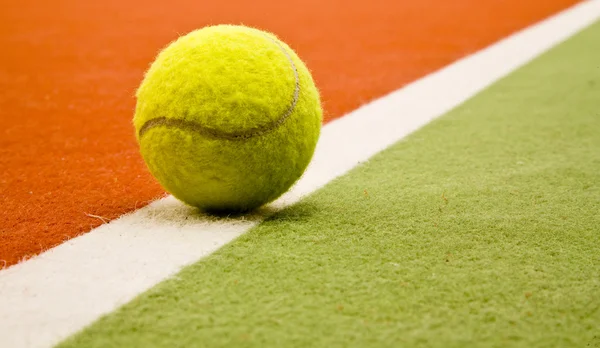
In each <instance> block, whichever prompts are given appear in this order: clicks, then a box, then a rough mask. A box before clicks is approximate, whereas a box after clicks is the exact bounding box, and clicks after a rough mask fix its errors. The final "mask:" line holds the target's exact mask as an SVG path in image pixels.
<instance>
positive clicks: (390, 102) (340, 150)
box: [0, 0, 600, 348]
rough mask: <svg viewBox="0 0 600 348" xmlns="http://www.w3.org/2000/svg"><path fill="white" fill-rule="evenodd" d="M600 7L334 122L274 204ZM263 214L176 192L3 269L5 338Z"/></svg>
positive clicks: (89, 305)
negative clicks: (223, 211) (202, 203)
mask: <svg viewBox="0 0 600 348" xmlns="http://www.w3.org/2000/svg"><path fill="white" fill-rule="evenodd" d="M599 17H600V1H598V0H594V1H586V2H581V3H579V4H577V5H575V6H573V7H571V8H570V9H568V10H565V11H563V12H561V13H560V14H557V15H555V16H553V17H551V18H549V19H547V20H545V21H543V22H540V23H539V24H536V25H533V26H531V27H529V28H528V29H525V30H523V31H521V32H518V33H515V34H513V35H511V36H510V37H508V38H506V39H504V40H501V41H499V42H497V43H495V44H493V45H491V46H489V47H487V48H485V49H483V50H481V51H479V52H477V53H475V54H473V55H470V56H467V57H465V58H463V59H461V60H459V61H457V62H455V63H453V64H451V65H449V66H447V67H445V68H443V69H441V70H439V71H436V72H434V73H432V74H430V75H428V76H425V77H424V78H422V79H420V80H418V81H415V82H413V83H411V84H409V85H407V86H405V87H403V88H401V89H399V90H397V91H395V92H393V93H391V94H389V95H386V96H384V97H382V98H380V99H378V100H376V101H374V102H372V103H370V104H367V105H365V106H363V107H361V108H359V109H357V110H355V111H353V112H351V113H350V114H348V115H346V116H344V117H343V118H341V119H338V120H336V121H333V122H331V123H329V124H327V125H326V126H325V127H323V132H322V136H321V139H320V140H319V144H318V145H317V150H316V152H315V156H314V157H313V161H312V162H311V164H310V166H309V168H308V170H307V172H306V174H305V176H304V177H303V178H302V179H301V180H300V181H299V182H298V184H297V185H296V186H294V188H293V189H292V191H290V192H289V193H288V194H286V195H285V196H284V197H282V198H281V199H279V200H278V201H277V203H276V204H273V205H271V209H276V208H277V207H284V206H287V205H290V204H293V203H295V202H297V201H298V200H299V199H300V198H301V197H303V196H305V195H307V194H309V193H311V192H313V191H315V190H317V189H319V188H321V187H322V186H323V185H325V184H326V183H328V182H330V181H331V180H333V179H334V178H336V177H338V176H340V175H343V174H344V173H346V172H348V171H349V170H350V169H352V168H354V167H355V166H356V165H358V164H360V163H361V162H363V161H366V160H368V159H369V158H370V157H371V156H373V155H374V154H376V153H378V152H379V151H381V150H383V149H385V148H386V147H388V146H389V145H391V144H393V143H395V142H396V141H398V140H400V139H401V138H403V137H404V136H406V135H407V134H409V133H411V132H413V131H415V130H416V129H418V128H420V127H421V126H423V125H425V124H426V123H428V122H429V121H431V120H433V119H435V118H436V117H438V116H440V115H442V114H443V113H445V112H447V111H449V110H451V109H452V108H454V107H456V106H457V105H459V104H461V103H462V102H464V101H465V100H467V99H469V98H470V97H472V96H473V95H475V94H476V93H478V92H479V91H481V90H483V89H484V88H486V87H487V86H488V85H490V84H491V83H493V82H495V81H497V80H498V79H500V78H502V77H503V76H505V75H506V74H508V73H510V72H511V71H513V70H514V69H516V68H518V67H519V66H521V65H523V64H525V63H527V62H528V61H529V60H531V59H532V58H534V57H535V56H537V55H539V54H540V53H542V52H544V51H546V50H547V49H548V48H550V47H552V46H554V45H555V44H557V43H559V42H561V41H563V40H564V39H566V38H568V37H569V36H571V35H573V34H574V33H575V32H577V31H579V30H580V29H582V28H584V27H586V26H588V25H589V24H591V23H593V22H594V21H595V20H596V19H598V18H599ZM431 100H435V103H432V102H430V101H431ZM261 219H262V217H261V216H256V215H255V216H246V217H243V218H238V219H210V218H207V217H205V216H199V215H194V214H192V210H191V208H188V207H186V206H184V205H183V204H181V203H179V202H178V201H176V200H175V199H174V198H173V197H171V196H169V197H168V198H165V199H161V200H158V201H156V202H154V203H152V204H150V205H148V206H146V207H144V208H142V209H139V210H137V211H135V212H132V213H130V214H127V215H124V216H122V217H121V218H119V219H117V220H114V221H111V222H110V223H108V224H105V225H102V226H100V227H98V228H96V229H94V230H92V231H90V232H89V233H86V234H83V235H81V236H80V237H77V238H73V239H71V240H69V241H67V242H65V243H63V244H61V245H59V246H57V247H55V248H53V249H50V250H49V251H47V252H45V253H43V254H41V255H38V256H37V257H34V258H32V259H30V260H28V261H25V262H23V263H20V264H17V265H14V266H12V267H9V268H8V269H5V270H2V271H0V308H1V310H0V347H11V348H25V347H27V348H45V347H52V346H54V345H55V344H56V343H58V342H60V341H61V340H63V339H64V338H66V337H68V336H69V335H71V334H73V333H75V332H77V331H79V330H81V329H83V328H84V327H85V326H87V325H89V324H91V323H92V322H93V321H95V320H96V319H98V318H99V317H100V316H102V315H104V314H107V313H109V312H111V311H113V310H115V309H116V308H118V307H119V306H121V305H123V304H125V303H127V302H128V301H130V300H131V299H133V298H134V297H136V296H137V295H139V294H140V293H142V292H144V291H146V290H148V289H149V288H151V287H152V286H154V285H156V284H157V283H158V282H160V281H162V280H164V279H165V278H168V277H172V276H173V275H174V274H175V273H176V272H178V271H179V270H180V269H181V268H182V267H184V266H186V265H189V264H190V263H193V262H196V261H197V260H198V259H200V258H202V257H204V256H206V255H208V254H210V253H212V252H214V251H215V250H217V249H218V248H220V247H221V246H223V245H224V244H226V243H228V242H230V241H231V240H233V239H235V238H236V237H238V236H239V235H241V234H243V233H245V232H246V231H248V230H249V229H250V228H252V227H254V226H256V225H257V224H258V223H259V222H260V221H261ZM175 277H176V276H175Z"/></svg>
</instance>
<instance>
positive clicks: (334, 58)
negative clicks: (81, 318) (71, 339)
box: [0, 0, 577, 268]
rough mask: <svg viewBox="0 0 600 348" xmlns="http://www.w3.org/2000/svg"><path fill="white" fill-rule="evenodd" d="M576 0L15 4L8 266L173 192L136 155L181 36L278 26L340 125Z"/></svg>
mask: <svg viewBox="0 0 600 348" xmlns="http://www.w3.org/2000/svg"><path fill="white" fill-rule="evenodd" d="M576 2H577V1H575V0H537V1H532V0H528V1H521V0H487V1H473V0H454V1H448V0H419V1H400V0H369V1H348V0H335V1H327V0H304V1H295V0H294V1H290V0H288V1H277V0H255V1H245V0H235V1H234V0H221V1H200V0H171V1H142V0H105V1H82V0H58V1H47V0H23V1H20V2H13V3H12V4H11V5H10V6H9V5H6V4H5V6H3V9H2V13H0V47H2V54H0V135H1V136H0V206H1V207H2V209H1V210H0V260H4V261H6V264H7V265H12V264H14V263H16V262H18V261H19V260H20V259H23V258H27V257H30V256H32V255H35V254H37V253H39V252H41V251H42V250H46V249H48V248H50V247H52V246H55V245H57V244H59V243H61V242H62V241H64V240H66V239H68V238H72V237H74V236H77V235H79V234H81V233H84V232H87V231H89V230H90V229H92V228H93V227H96V226H98V225H100V224H101V223H102V221H101V220H100V219H99V218H95V217H90V216H88V215H86V214H93V215H98V216H102V217H105V218H106V219H113V218H116V217H118V216H120V215H121V214H123V213H125V212H128V211H131V210H133V209H135V208H136V207H138V208H139V207H140V206H142V205H144V204H146V203H147V202H148V201H150V200H152V199H155V198H156V197H158V196H161V195H162V194H163V192H162V190H161V189H160V187H159V186H158V185H157V184H156V183H155V182H154V180H153V179H152V178H151V177H150V175H149V174H148V173H147V171H146V169H145V167H144V164H143V163H142V161H141V158H140V156H139V155H138V150H137V146H136V143H135V139H134V135H133V129H132V126H131V117H132V114H133V108H134V105H135V100H134V98H133V94H134V91H135V88H136V87H137V84H138V83H139V81H140V80H141V78H142V75H143V72H144V70H145V68H146V67H147V66H148V64H149V63H150V62H151V61H152V60H153V57H154V55H155V54H156V52H157V50H158V49H159V48H161V47H163V46H165V45H166V44H167V43H168V42H170V41H171V40H173V39H175V38H176V37H177V36H178V35H180V34H184V33H186V32H188V31H190V30H192V29H195V28H199V27H202V26H205V25H208V24H219V23H233V24H241V23H243V24H246V25H251V26H256V27H259V28H262V29H266V30H269V31H272V32H275V33H276V34H278V35H279V36H280V37H281V38H282V39H283V40H284V41H286V42H288V43H289V44H290V45H291V46H292V47H293V48H294V49H295V50H296V51H297V52H298V54H299V55H300V57H302V58H303V59H304V60H305V61H306V63H307V65H308V66H309V68H311V70H312V71H313V73H314V77H315V79H316V82H317V84H318V86H319V88H320V90H321V92H322V96H323V101H324V107H325V111H326V119H327V120H331V119H332V118H335V117H339V116H341V115H343V114H344V113H346V112H348V111H351V110H353V109H354V108H356V107H358V106H359V105H361V104H363V103H365V102H368V101H370V100H372V99H374V98H376V97H379V96H382V95H383V94H385V93H387V92H390V91H392V90H395V89H397V88H399V87H401V86H402V85H404V84H406V83H408V82H410V81H413V80H415V79H417V78H419V77H421V76H423V75H425V74H427V73H429V72H431V71H433V70H436V69H438V68H440V67H442V66H444V65H446V64H448V63H450V62H452V61H454V60H456V59H459V58H461V57H462V56H464V55H467V54H469V53H472V52H474V51H476V50H478V49H481V48H483V47H484V46H486V45H488V44H490V43H492V42H494V41H496V40H498V39H499V38H501V37H504V36H506V35H508V34H510V33H512V32H514V31H515V30H518V29H521V28H523V27H526V26H527V25H529V24H531V23H533V22H535V21H538V20H540V19H542V18H544V17H547V16H548V15H550V14H552V13H555V12H557V11H559V10H561V9H564V8H566V7H568V6H569V5H571V4H573V3H576ZM407 117H409V115H407ZM2 264H3V262H2V261H0V268H1V267H2Z"/></svg>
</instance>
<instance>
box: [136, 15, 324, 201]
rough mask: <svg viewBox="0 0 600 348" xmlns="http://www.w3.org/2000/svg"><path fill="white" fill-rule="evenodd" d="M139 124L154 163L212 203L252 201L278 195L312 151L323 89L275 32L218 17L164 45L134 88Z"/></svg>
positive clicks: (157, 170)
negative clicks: (217, 21)
mask: <svg viewBox="0 0 600 348" xmlns="http://www.w3.org/2000/svg"><path fill="white" fill-rule="evenodd" d="M136 96H137V105H136V109H135V116H134V118H133V124H134V126H135V129H136V137H137V140H138V143H139V145H140V150H141V153H142V157H143V158H144V161H145V162H146V164H147V166H148V168H149V170H150V172H151V173H152V174H153V175H154V177H156V179H157V180H158V181H159V182H160V184H161V185H162V186H163V187H164V188H165V189H166V190H167V191H169V192H170V193H172V194H173V195H174V196H175V197H177V198H178V199H180V200H182V201H184V202H185V203H187V204H189V205H192V206H196V207H199V208H201V209H204V210H208V211H246V210H250V209H253V208H256V207H258V206H261V205H263V204H265V203H268V202H270V201H273V200H274V199H276V198H277V197H279V196H281V195H282V194H283V193H284V192H285V191H287V190H288V189H289V188H290V187H291V186H292V185H293V184H294V182H296V180H298V178H299V177H300V176H301V175H302V173H303V172H304V170H305V169H306V167H307V165H308V163H309V162H310V159H311V157H312V155H313V153H314V150H315V146H316V144H317V140H318V138H319V132H320V128H321V119H322V110H321V104H320V100H319V93H318V91H317V88H316V87H315V84H314V82H313V80H312V77H311V75H310V72H309V70H308V69H307V68H306V66H305V65H304V63H303V62H302V61H301V60H300V58H298V56H297V55H296V53H294V51H293V50H292V49H291V48H290V47H288V46H287V45H286V44H285V43H283V42H281V41H280V40H278V39H277V37H276V36H275V35H273V34H270V33H267V32H263V31H260V30H257V29H252V28H248V27H244V26H232V25H219V26H212V27H206V28H203V29H200V30H196V31H193V32H191V33H189V34H187V35H185V36H182V37H180V38H179V39H178V40H176V41H175V42H173V43H171V44H170V45H169V46H167V47H166V48H165V49H164V50H163V51H162V52H160V53H159V54H158V57H157V58H156V60H155V61H154V63H153V64H152V65H151V67H150V69H149V70H148V71H147V73H146V75H145V77H144V80H143V81H142V83H141V85H140V87H139V89H138V91H137V94H136Z"/></svg>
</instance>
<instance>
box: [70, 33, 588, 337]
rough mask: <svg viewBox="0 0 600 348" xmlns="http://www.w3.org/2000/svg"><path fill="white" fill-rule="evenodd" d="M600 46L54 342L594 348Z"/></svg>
mask: <svg viewBox="0 0 600 348" xmlns="http://www.w3.org/2000/svg"><path fill="white" fill-rule="evenodd" d="M599 42H600V25H599V24H596V25H594V26H593V27H591V28H589V29H587V30H586V31H584V32H583V33H581V34H579V35H577V36H576V37H575V38H573V39H571V40H569V41H567V42H566V43H564V44H562V45H560V46H559V47H557V48H556V49H553V50H552V51H551V52H549V53H548V54H545V55H543V56H542V57H540V58H539V59H537V60H535V61H534V62H533V63H531V64H529V65H527V66H526V67H524V68H523V69H520V70H519V71H517V72H516V73H514V74H512V75H511V76H509V77H508V78H506V79H503V80H502V81H500V82H499V83H497V84H495V85H494V86H492V87H491V88H489V89H488V90H486V91H485V92H483V93H481V94H480V95H478V96H477V97H476V98H474V99H472V100H470V101H469V102H467V103H465V104H464V105H462V106H461V107H459V108H457V109H456V110H454V111H452V112H451V113H449V114H448V115H446V116H444V117H442V118H440V119H438V120H437V121H435V122H433V123H432V124H430V125H428V126H426V127H425V128H423V129H421V130H420V131H418V132H416V133H414V134H413V135H411V136H409V137H408V138H407V139H405V140H403V141H401V142H400V143H398V144H396V145H395V146H393V147H392V148H390V149H388V150H386V151H385V152H383V153H381V154H379V155H377V156H376V157H374V158H373V159H372V160H371V161H369V162H368V163H366V164H364V165H362V166H360V167H359V168H356V169H355V170H353V171H352V172H351V173H350V174H349V175H347V176H344V177H342V178H340V179H338V180H336V181H334V182H333V183H331V184H330V185H328V186H327V187H326V188H324V189H322V190H320V191H318V192H317V193H316V194H314V195H312V196H310V197H309V198H307V199H305V200H304V201H302V202H301V203H300V204H298V205H296V206H293V207H291V208H289V209H286V210H285V211H283V212H281V213H278V214H276V215H274V216H272V217H270V218H269V219H268V220H267V221H265V222H264V223H262V224H261V225H260V226H259V227H258V228H255V229H254V230H252V231H250V232H249V233H248V234H246V235H244V236H242V237H241V238H239V239H238V240H236V241H235V242H233V243H231V244H229V245H227V246H226V247H224V248H222V249H221V250H219V251H217V252H216V253H214V254H213V255H211V256H210V257H208V258H206V259H204V260H202V261H201V262H198V263H196V264H194V265H192V266H190V267H187V268H185V269H184V270H183V271H182V272H181V273H179V274H178V275H177V276H176V277H174V278H172V279H170V280H168V281H165V282H163V283H162V284H160V285H158V286H156V287H155V288H153V289H152V290H150V291H149V292H147V293H145V294H143V295H141V296H140V297H138V298H137V299H136V300H134V301H133V302H131V303H129V304H127V305H125V306H124V307H123V308H121V309H120V310H118V311H117V312H115V313H112V314H110V315H108V316H106V317H104V318H102V319H100V320H99V321H98V322H96V323H95V324H93V325H92V326H90V327H89V328H87V329H86V330H84V331H83V332H81V333H79V334H77V335H75V336H74V337H71V338H70V339H68V340H67V341H65V342H63V344H61V347H63V348H66V347H148V348H151V347H283V348H287V347H551V346H554V347H559V346H560V347H599V346H600V46H599V45H598V43H599ZM432 102H435V101H432ZM409 116H410V115H405V117H409Z"/></svg>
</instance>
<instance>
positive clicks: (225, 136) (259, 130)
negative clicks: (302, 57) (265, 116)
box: [138, 34, 300, 140]
mask: <svg viewBox="0 0 600 348" xmlns="http://www.w3.org/2000/svg"><path fill="white" fill-rule="evenodd" d="M263 35H264V36H265V37H266V38H267V39H269V40H271V41H272V42H273V43H275V45H277V47H279V49H281V51H283V54H285V56H286V58H287V59H288V60H289V62H290V66H291V68H292V71H293V73H294V79H295V83H294V94H293V96H292V102H291V103H290V105H289V106H288V108H287V110H286V111H285V112H284V113H283V114H282V115H281V116H280V117H278V118H277V119H276V120H275V121H273V122H271V123H268V124H266V125H264V126H261V127H254V128H250V129H245V130H240V131H233V132H227V131H223V130H219V129H215V128H211V127H207V126H204V125H202V124H200V123H198V122H194V121H187V120H184V119H180V118H169V117H166V116H160V117H156V118H152V119H150V120H148V121H146V122H145V123H144V124H143V125H142V127H140V130H139V132H138V136H139V138H140V139H141V138H142V136H143V135H144V134H145V133H147V132H148V131H149V130H151V129H153V128H156V127H174V128H180V129H185V130H189V131H192V132H195V133H198V134H201V135H202V136H205V137H210V138H213V139H222V140H246V139H250V138H253V137H258V136H261V135H264V134H267V133H269V132H271V131H273V130H275V129H277V128H278V127H279V126H281V125H282V124H283V122H285V120H287V119H288V118H289V117H290V115H291V114H292V113H294V110H295V109H296V104H298V98H299V96H300V77H299V75H298V69H297V68H296V64H295V63H294V60H293V59H292V56H290V54H289V53H288V52H287V50H286V49H285V48H284V47H283V46H282V45H281V43H279V42H278V41H277V40H275V39H273V38H272V37H269V36H268V35H266V34H263Z"/></svg>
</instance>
